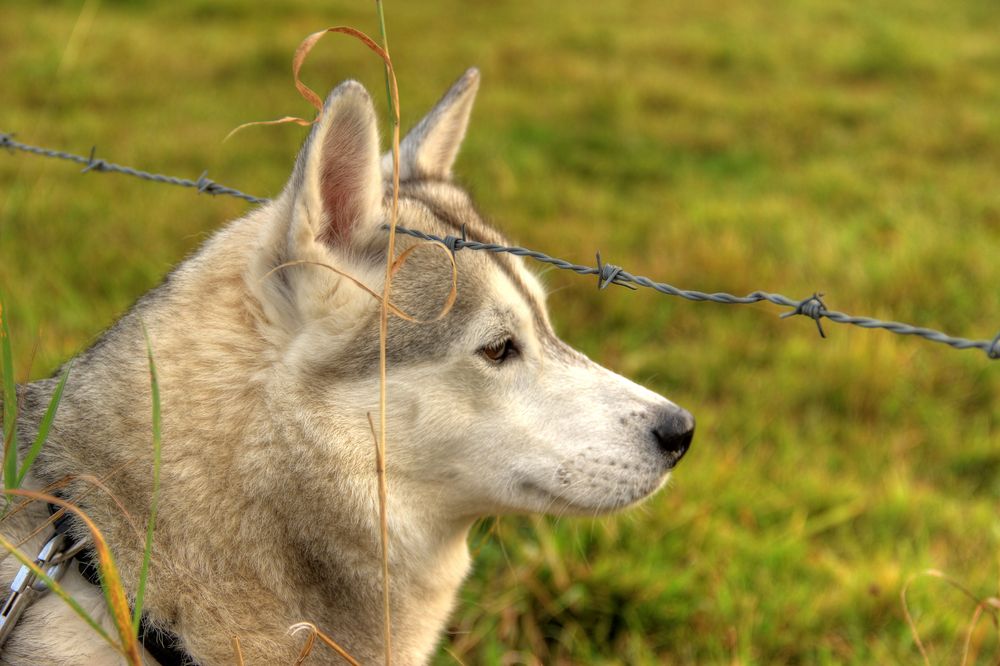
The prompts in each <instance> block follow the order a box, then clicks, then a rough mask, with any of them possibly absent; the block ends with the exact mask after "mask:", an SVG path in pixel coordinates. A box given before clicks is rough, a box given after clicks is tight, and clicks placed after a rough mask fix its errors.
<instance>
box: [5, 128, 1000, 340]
mask: <svg viewBox="0 0 1000 666" xmlns="http://www.w3.org/2000/svg"><path fill="white" fill-rule="evenodd" d="M0 148H7V149H8V150H10V151H11V152H13V151H14V150H19V151H22V152H26V153H31V154H34V155H40V156H42V157H51V158H55V159H61V160H68V161H70V162H76V163H77V164H83V165H84V168H83V170H82V173H86V172H88V171H100V172H115V173H121V174H125V175H127V176H135V177H136V178H141V179H143V180H148V181H152V182H155V183H167V184H169V185H178V186H180V187H190V188H194V189H196V190H198V191H199V192H203V193H207V194H212V195H226V196H232V197H237V198H239V199H243V200H244V201H248V202H250V203H253V204H261V203H267V202H268V201H269V199H263V198H260V197H255V196H253V195H252V194H247V193H245V192H241V191H239V190H237V189H234V188H231V187H226V186H224V185H220V184H219V183H216V182H215V181H212V180H210V179H209V178H208V177H207V172H205V173H202V174H201V176H200V177H199V178H198V179H197V180H190V179H187V178H177V177H174V176H166V175H163V174H157V173H150V172H148V171H140V170H138V169H133V168H131V167H127V166H122V165H120V164H114V163H112V162H107V161H105V160H103V159H99V158H95V156H94V152H95V151H94V150H91V152H90V155H89V156H88V157H84V156H82V155H74V154H72V153H67V152H64V151H61V150H51V149H49V148H42V147H39V146H32V145H28V144H25V143H21V142H19V141H16V140H15V139H14V135H13V134H9V133H3V132H0ZM386 228H387V229H388V227H386ZM396 231H397V232H398V233H401V234H406V235H409V236H413V237H414V238H419V239H421V240H428V241H435V242H438V243H443V244H444V245H445V246H446V247H447V248H448V249H450V250H451V251H452V252H457V251H459V250H461V249H463V248H465V249H469V250H475V251H481V252H494V253H507V254H512V255H515V256H518V257H527V258H529V259H534V260H535V261H539V262H542V263H545V264H549V265H551V266H555V267H556V268H560V269H562V270H567V271H572V272H574V273H577V274H579V275H596V276H597V287H598V289H605V288H606V287H607V286H608V285H611V284H615V285H619V286H623V287H628V288H630V289H634V288H635V285H638V286H640V287H646V288H648V289H653V290H655V291H658V292H660V293H661V294H666V295H668V296H678V297H680V298H685V299H687V300H689V301H707V302H711V303H723V304H726V305H747V304H750V303H760V302H762V301H767V302H769V303H773V304H775V305H778V306H781V307H787V308H792V310H791V311H789V312H785V313H783V314H782V315H781V317H782V318H785V317H791V316H795V315H802V316H805V317H809V318H811V319H812V320H813V321H815V322H816V327H817V329H818V331H819V334H820V335H821V336H822V337H826V334H825V333H824V331H823V327H822V326H821V324H820V320H822V319H828V320H829V321H832V322H835V323H838V324H848V325H851V326H860V327H861V328H879V329H883V330H886V331H889V332H891V333H895V334H897V335H915V336H917V337H921V338H924V339H925V340H929V341H931V342H938V343H941V344H945V345H948V346H950V347H953V348H955V349H981V350H982V351H984V352H985V353H986V355H987V356H988V357H989V358H991V359H994V360H996V359H1000V333H998V334H997V336H996V337H995V338H993V339H992V340H969V339H967V338H959V337H954V336H950V335H947V334H945V333H942V332H941V331H936V330H934V329H931V328H924V327H920V326H913V325H911V324H905V323H902V322H898V321H883V320H881V319H875V318H874V317H863V316H857V315H850V314H847V313H844V312H837V311H836V310H830V309H828V308H827V307H826V304H825V303H824V302H823V300H822V298H821V297H822V294H818V293H816V294H813V295H812V296H809V297H808V298H804V299H800V300H793V299H791V298H788V297H787V296H783V295H781V294H772V293H769V292H766V291H754V292H751V293H749V294H747V295H746V296H735V295H733V294H727V293H725V292H714V293H706V292H703V291H696V290H691V289H679V288H677V287H675V286H673V285H670V284H667V283H665V282H656V281H654V280H651V279H650V278H648V277H645V276H642V275H633V274H631V273H629V272H628V271H626V270H625V269H623V268H622V267H621V266H615V265H614V264H608V263H603V262H602V261H601V255H600V253H598V254H597V266H596V267H594V266H582V265H580V264H574V263H572V262H569V261H566V260H565V259H559V258H558V257H552V256H550V255H547V254H545V253H544V252H538V251H537V250H530V249H528V248H524V247H518V246H507V245H498V244H495V243H481V242H479V241H474V240H469V239H467V238H466V237H465V232H464V229H463V233H462V236H461V237H456V236H445V237H443V238H442V237H440V236H435V235H433V234H428V233H426V232H423V231H420V230H417V229H408V228H406V227H398V226H397V227H396Z"/></svg>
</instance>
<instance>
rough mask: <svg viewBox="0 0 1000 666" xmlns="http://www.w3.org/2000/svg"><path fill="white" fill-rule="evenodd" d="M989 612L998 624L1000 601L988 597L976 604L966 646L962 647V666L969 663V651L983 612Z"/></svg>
mask: <svg viewBox="0 0 1000 666" xmlns="http://www.w3.org/2000/svg"><path fill="white" fill-rule="evenodd" d="M984 610H989V611H990V612H991V613H992V614H993V621H994V622H996V621H997V618H998V616H1000V614H998V611H1000V599H997V598H996V597H987V598H986V599H983V600H982V601H980V602H979V603H978V604H976V610H975V611H974V612H973V613H972V619H971V620H970V621H969V628H968V630H967V631H966V632H965V644H964V645H963V646H962V662H961V664H962V666H965V664H966V663H967V662H968V661H969V651H970V650H971V648H972V635H973V634H974V633H975V632H976V627H977V626H978V625H979V620H980V619H981V618H982V616H983V611H984Z"/></svg>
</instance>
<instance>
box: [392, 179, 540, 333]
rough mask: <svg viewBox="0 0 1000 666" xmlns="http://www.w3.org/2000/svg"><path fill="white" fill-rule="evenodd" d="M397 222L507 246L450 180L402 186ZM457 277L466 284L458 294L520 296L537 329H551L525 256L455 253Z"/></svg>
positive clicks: (511, 298)
mask: <svg viewBox="0 0 1000 666" xmlns="http://www.w3.org/2000/svg"><path fill="white" fill-rule="evenodd" d="M400 212H401V215H400V218H401V220H400V221H401V223H403V224H406V225H413V226H416V227H417V228H418V229H420V230H421V231H424V232H427V233H431V234H434V235H437V236H441V237H444V236H460V235H465V237H467V238H468V239H469V240H475V241H479V242H482V243H490V244H496V245H511V243H510V241H509V240H508V239H507V238H506V237H505V236H504V235H503V234H502V233H501V232H500V231H499V230H498V229H496V228H495V227H493V226H492V225H490V224H489V223H487V222H486V221H485V220H484V219H483V217H482V216H481V215H480V214H479V211H478V210H477V209H476V207H475V205H474V203H473V201H472V198H471V197H470V196H469V194H468V193H467V192H466V191H465V190H463V189H461V188H460V187H458V186H456V185H454V184H453V183H452V182H450V181H426V180H424V181H419V182H410V183H406V184H405V186H404V187H402V188H401V209H400ZM454 256H455V261H456V265H457V266H458V270H459V273H460V274H459V282H460V283H469V282H472V283H474V284H469V285H468V287H469V288H466V289H463V290H462V293H460V294H459V298H460V299H463V298H464V299H466V300H468V299H475V298H479V299H483V298H490V297H493V298H495V297H496V296H497V295H498V294H497V292H498V291H501V292H503V296H504V300H505V301H506V302H511V301H517V300H520V301H522V302H523V305H524V306H525V307H524V309H525V310H526V311H527V312H530V315H531V318H532V319H536V320H538V324H539V325H540V326H541V328H545V329H547V328H550V327H549V324H548V315H547V313H546V309H545V290H544V288H543V287H542V285H541V282H539V280H538V278H537V277H536V276H535V274H534V273H533V272H532V271H530V270H528V269H527V268H526V267H525V265H524V260H523V259H521V258H519V257H515V256H513V255H510V254H507V253H496V252H485V251H476V250H465V251H463V252H457V253H456V254H455V255H454Z"/></svg>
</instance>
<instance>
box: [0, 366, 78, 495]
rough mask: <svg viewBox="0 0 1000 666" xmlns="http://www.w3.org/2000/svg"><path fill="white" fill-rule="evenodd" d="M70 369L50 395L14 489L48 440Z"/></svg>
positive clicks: (67, 369) (19, 484)
mask: <svg viewBox="0 0 1000 666" xmlns="http://www.w3.org/2000/svg"><path fill="white" fill-rule="evenodd" d="M71 367H72V366H67V367H66V372H64V373H63V376H62V379H60V380H59V384H58V385H57V386H56V390H55V391H54V392H53V393H52V400H50V401H49V407H48V409H46V410H45V416H43V417H42V422H41V423H40V424H38V435H37V436H36V437H35V441H34V442H33V443H32V444H31V449H30V450H29V451H28V455H26V456H25V457H24V462H23V463H21V471H19V472H18V473H17V480H16V481H15V483H14V487H15V488H20V487H21V483H22V482H23V481H24V477H25V476H26V475H27V474H28V470H30V469H31V464H32V463H34V462H35V458H37V457H38V452H39V451H41V450H42V444H44V443H45V440H46V439H48V436H49V429H50V428H51V427H52V422H53V421H54V420H55V418H56V411H57V410H58V409H59V402H60V401H61V400H62V394H63V388H65V387H66V380H67V379H69V371H70V368H71ZM5 404H6V403H5Z"/></svg>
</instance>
